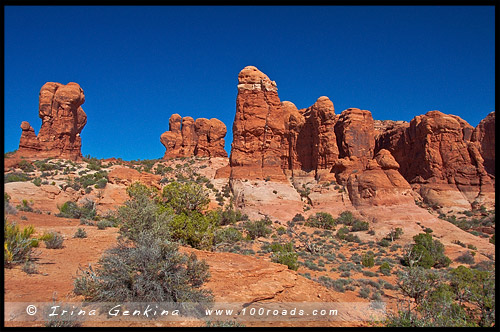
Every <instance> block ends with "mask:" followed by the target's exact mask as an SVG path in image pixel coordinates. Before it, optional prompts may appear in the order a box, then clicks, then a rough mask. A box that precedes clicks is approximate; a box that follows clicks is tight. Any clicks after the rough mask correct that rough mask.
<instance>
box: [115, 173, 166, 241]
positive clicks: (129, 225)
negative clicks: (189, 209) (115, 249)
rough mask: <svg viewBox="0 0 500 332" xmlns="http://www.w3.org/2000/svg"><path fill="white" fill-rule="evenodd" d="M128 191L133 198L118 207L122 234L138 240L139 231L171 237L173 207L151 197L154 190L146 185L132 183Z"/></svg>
mask: <svg viewBox="0 0 500 332" xmlns="http://www.w3.org/2000/svg"><path fill="white" fill-rule="evenodd" d="M127 192H128V194H129V196H130V197H131V198H130V199H129V200H128V201H126V202H125V204H124V205H123V206H121V207H120V208H119V209H118V212H117V217H116V218H117V220H118V223H119V225H120V234H121V236H124V237H128V238H129V239H131V240H136V238H137V236H138V234H139V233H141V232H142V231H149V232H152V233H154V234H156V236H157V237H158V238H159V239H170V227H169V225H170V222H171V221H172V219H173V218H174V212H173V211H172V209H171V208H165V207H162V206H159V205H158V204H156V203H155V202H154V201H153V199H152V198H151V197H150V195H151V194H152V191H151V190H150V189H149V188H148V187H146V186H144V185H141V184H138V183H136V184H132V185H131V186H130V187H129V188H127Z"/></svg>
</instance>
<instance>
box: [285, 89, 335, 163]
mask: <svg viewBox="0 0 500 332" xmlns="http://www.w3.org/2000/svg"><path fill="white" fill-rule="evenodd" d="M283 108H284V109H285V119H284V121H285V136H286V143H287V145H286V146H285V149H284V153H285V157H286V158H285V161H286V163H285V165H284V168H285V169H291V170H303V171H306V172H309V171H312V170H315V171H317V170H319V169H323V170H328V171H329V170H330V169H331V167H332V166H333V164H334V163H335V161H336V160H337V158H338V155H339V151H338V147H337V139H336V137H335V131H334V126H335V122H336V120H337V117H336V115H335V109H334V107H333V103H332V101H331V100H330V99H329V98H328V97H325V96H322V97H319V98H318V100H317V101H316V102H315V103H314V104H313V105H312V106H310V107H308V108H307V109H302V110H300V111H299V110H297V108H296V107H295V105H294V104H293V103H291V102H286V101H285V102H283Z"/></svg>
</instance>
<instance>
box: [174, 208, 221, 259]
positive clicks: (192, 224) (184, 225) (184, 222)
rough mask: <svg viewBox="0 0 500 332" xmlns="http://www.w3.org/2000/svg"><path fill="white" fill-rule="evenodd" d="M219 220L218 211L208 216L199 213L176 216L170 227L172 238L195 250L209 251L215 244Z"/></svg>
mask: <svg viewBox="0 0 500 332" xmlns="http://www.w3.org/2000/svg"><path fill="white" fill-rule="evenodd" d="M218 219H219V217H218V214H217V211H212V212H210V213H207V214H206V215H204V214H202V213H199V212H192V213H190V214H185V213H180V214H177V215H174V217H173V218H172V220H171V221H170V223H169V225H168V226H169V235H170V238H171V239H172V240H173V241H179V242H180V243H182V244H187V245H190V246H192V247H193V248H197V249H205V250H209V249H211V248H212V245H213V244H214V238H215V232H216V230H217V222H218Z"/></svg>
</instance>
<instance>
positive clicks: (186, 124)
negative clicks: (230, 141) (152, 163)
mask: <svg viewBox="0 0 500 332" xmlns="http://www.w3.org/2000/svg"><path fill="white" fill-rule="evenodd" d="M226 133H227V129H226V125H225V124H224V123H223V122H222V121H220V120H218V119H215V118H213V119H210V120H208V119H205V118H199V119H197V120H196V121H195V120H194V119H193V118H192V117H190V116H186V117H184V118H181V116H180V115H179V114H173V115H172V116H171V117H170V120H169V130H168V131H166V132H164V133H163V134H162V135H161V136H160V142H161V143H162V144H163V146H165V148H166V151H165V155H164V156H163V159H165V160H166V159H170V158H179V157H191V156H199V157H227V152H226V150H224V145H225V140H224V137H226Z"/></svg>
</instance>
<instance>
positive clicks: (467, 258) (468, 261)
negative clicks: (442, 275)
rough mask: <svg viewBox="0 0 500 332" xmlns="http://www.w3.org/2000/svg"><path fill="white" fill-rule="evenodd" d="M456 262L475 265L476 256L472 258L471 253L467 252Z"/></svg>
mask: <svg viewBox="0 0 500 332" xmlns="http://www.w3.org/2000/svg"><path fill="white" fill-rule="evenodd" d="M455 261H457V262H459V263H463V264H469V265H471V264H474V256H472V254H471V252H470V251H467V252H465V253H464V254H462V255H460V256H458V257H457V258H456V259H455Z"/></svg>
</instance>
